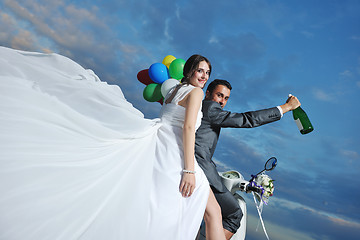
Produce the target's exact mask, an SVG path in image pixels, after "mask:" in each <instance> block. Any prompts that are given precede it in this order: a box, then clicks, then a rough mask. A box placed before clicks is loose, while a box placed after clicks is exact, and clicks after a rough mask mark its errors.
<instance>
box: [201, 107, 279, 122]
mask: <svg viewBox="0 0 360 240" xmlns="http://www.w3.org/2000/svg"><path fill="white" fill-rule="evenodd" d="M203 113H204V114H207V115H208V118H209V120H210V123H211V125H215V126H218V127H222V128H227V127H231V128H253V127H258V126H261V125H264V124H267V123H271V122H274V121H277V120H280V119H281V113H280V111H279V109H278V108H277V107H273V108H268V109H263V110H258V111H250V112H245V113H232V112H229V111H225V110H223V109H222V108H221V106H220V104H218V103H217V102H212V103H210V104H208V105H207V108H206V109H205V111H203Z"/></svg>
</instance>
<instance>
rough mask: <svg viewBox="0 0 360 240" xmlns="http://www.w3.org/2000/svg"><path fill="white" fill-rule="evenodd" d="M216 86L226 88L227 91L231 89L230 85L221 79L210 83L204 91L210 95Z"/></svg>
mask: <svg viewBox="0 0 360 240" xmlns="http://www.w3.org/2000/svg"><path fill="white" fill-rule="evenodd" d="M217 85H224V86H225V87H227V88H228V89H230V90H231V89H232V87H231V84H230V83H229V82H228V81H226V80H223V79H215V80H214V81H212V82H211V83H210V84H209V86H208V87H207V89H206V91H209V93H210V94H212V92H213V91H214V89H215V88H216V86H217Z"/></svg>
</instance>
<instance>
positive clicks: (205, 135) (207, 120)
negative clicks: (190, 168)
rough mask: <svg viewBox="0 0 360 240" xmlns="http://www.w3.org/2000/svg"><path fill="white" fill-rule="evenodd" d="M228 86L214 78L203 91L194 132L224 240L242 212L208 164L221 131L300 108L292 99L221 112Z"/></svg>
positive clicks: (253, 124) (264, 121)
mask: <svg viewBox="0 0 360 240" xmlns="http://www.w3.org/2000/svg"><path fill="white" fill-rule="evenodd" d="M231 89H232V87H231V85H230V83H229V82H228V81H226V80H220V79H215V80H214V81H212V82H211V83H210V84H209V86H208V87H207V90H206V95H205V99H204V101H203V104H202V112H203V118H202V121H201V126H200V127H199V129H198V130H197V132H196V140H195V157H196V160H197V162H198V163H199V165H200V167H201V168H202V169H203V171H204V173H205V175H206V177H207V178H208V180H209V183H210V186H211V189H212V191H213V192H214V194H215V197H216V200H217V201H218V203H219V205H220V207H221V214H222V218H223V227H224V231H225V235H226V238H227V239H230V238H231V237H232V236H233V235H234V234H235V233H236V231H237V229H238V228H239V227H240V220H241V218H242V215H243V214H242V211H241V209H240V207H239V205H238V203H237V200H236V199H235V197H234V196H233V195H232V194H231V193H230V192H229V191H228V190H227V188H226V187H225V185H224V184H223V183H222V182H221V178H220V176H219V174H218V172H217V170H216V166H215V164H214V162H213V161H212V159H211V158H212V156H213V154H214V151H215V148H216V144H217V141H218V138H219V134H220V130H221V128H226V127H231V128H253V127H257V126H261V125H264V124H267V123H271V122H274V121H277V120H280V119H281V117H282V115H283V113H286V112H288V111H291V110H293V109H295V108H297V107H299V106H300V102H299V101H298V99H297V98H296V97H294V96H292V97H290V98H288V99H287V101H286V103H285V104H283V105H281V106H277V107H273V108H269V109H264V110H259V111H251V112H246V113H231V112H229V111H225V110H223V108H224V107H225V105H226V103H227V101H228V100H229V97H230V91H231Z"/></svg>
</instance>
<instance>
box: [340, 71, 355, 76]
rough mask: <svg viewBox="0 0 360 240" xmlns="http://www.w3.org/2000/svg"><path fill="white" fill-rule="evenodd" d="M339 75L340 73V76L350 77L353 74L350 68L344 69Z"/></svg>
mask: <svg viewBox="0 0 360 240" xmlns="http://www.w3.org/2000/svg"><path fill="white" fill-rule="evenodd" d="M339 75H340V76H341V77H347V78H350V77H352V76H353V73H352V72H351V71H350V70H345V71H343V72H341V73H339Z"/></svg>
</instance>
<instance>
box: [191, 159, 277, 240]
mask: <svg viewBox="0 0 360 240" xmlns="http://www.w3.org/2000/svg"><path fill="white" fill-rule="evenodd" d="M276 165H277V159H276V158H275V157H271V158H270V159H268V160H267V161H266V163H265V167H264V170H262V171H260V172H259V173H258V174H256V175H251V177H252V178H251V179H250V181H246V180H245V179H244V177H243V176H242V175H241V174H240V173H239V172H238V171H234V170H232V171H227V172H219V175H220V176H221V178H222V181H223V183H224V185H225V186H226V188H227V189H228V190H229V191H230V192H231V193H232V194H233V195H234V197H235V198H236V200H237V201H238V203H239V206H240V207H241V210H242V212H243V217H242V219H241V225H240V228H239V229H238V230H237V232H236V234H234V236H233V237H232V238H231V240H244V239H245V235H246V220H247V210H246V202H245V200H244V198H243V197H242V196H241V195H240V194H239V191H241V192H246V193H252V194H253V195H254V200H255V203H256V208H257V210H258V213H259V218H260V221H261V223H262V227H263V229H264V233H265V236H266V237H267V239H269V237H268V235H267V233H266V230H265V226H264V223H263V221H262V218H261V211H262V206H263V205H262V204H263V203H264V202H265V203H267V201H268V198H269V197H270V196H271V195H272V191H273V189H274V186H273V183H272V181H273V180H271V178H270V177H269V176H267V175H266V174H264V172H265V171H271V170H273V169H274V168H275V167H276ZM197 240H206V237H205V224H202V225H201V228H200V233H199V236H198V238H197Z"/></svg>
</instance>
